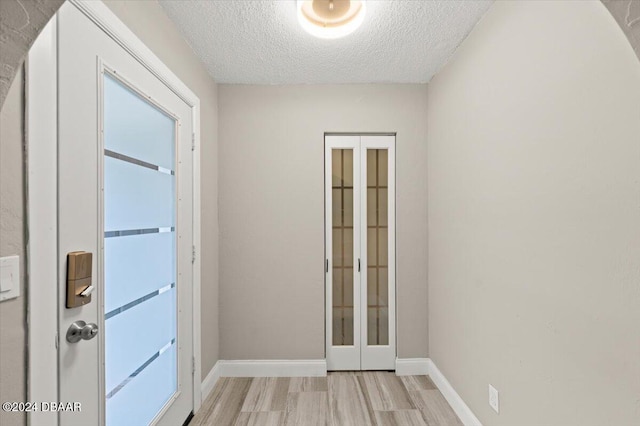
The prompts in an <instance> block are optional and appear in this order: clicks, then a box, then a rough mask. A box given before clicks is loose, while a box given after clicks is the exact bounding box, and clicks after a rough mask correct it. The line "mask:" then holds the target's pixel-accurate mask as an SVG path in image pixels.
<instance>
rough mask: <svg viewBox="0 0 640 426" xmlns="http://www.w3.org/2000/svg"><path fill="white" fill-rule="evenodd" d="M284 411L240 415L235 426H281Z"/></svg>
mask: <svg viewBox="0 0 640 426" xmlns="http://www.w3.org/2000/svg"><path fill="white" fill-rule="evenodd" d="M283 418H284V411H262V412H256V413H240V414H239V415H238V419H237V420H236V422H235V424H234V426H281V425H282V419H283Z"/></svg>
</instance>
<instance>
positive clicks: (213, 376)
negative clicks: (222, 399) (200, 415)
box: [200, 361, 220, 401]
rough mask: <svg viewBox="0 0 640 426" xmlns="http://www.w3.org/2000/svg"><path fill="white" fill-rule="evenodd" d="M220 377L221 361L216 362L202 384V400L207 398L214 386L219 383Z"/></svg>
mask: <svg viewBox="0 0 640 426" xmlns="http://www.w3.org/2000/svg"><path fill="white" fill-rule="evenodd" d="M219 378H220V361H218V362H216V364H215V365H214V366H213V368H212V369H211V371H209V374H207V377H205V378H204V380H203V381H202V385H201V386H200V395H201V396H202V401H204V400H205V399H207V397H208V396H209V395H210V394H211V392H212V391H213V388H214V387H215V386H216V383H218V379H219Z"/></svg>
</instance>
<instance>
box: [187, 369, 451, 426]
mask: <svg viewBox="0 0 640 426" xmlns="http://www.w3.org/2000/svg"><path fill="white" fill-rule="evenodd" d="M189 425H190V426H293V425H296V426H315V425H318V426H320V425H329V426H351V425H353V426H369V425H375V426H392V425H398V426H405V425H407V426H414V425H416V426H417V425H427V426H454V425H455V426H459V425H462V423H461V422H460V420H459V419H458V417H456V415H455V413H454V412H453V410H452V409H451V407H450V406H449V404H448V403H447V401H446V400H445V399H444V397H443V396H442V394H441V393H440V391H439V390H438V389H437V388H436V386H435V385H434V384H433V382H432V381H431V380H430V379H429V377H428V376H402V377H398V376H396V375H395V373H392V372H381V371H375V372H345V373H342V372H340V373H329V375H328V376H327V377H291V378H289V377H257V378H230V377H223V378H221V379H220V380H218V383H216V386H215V388H214V389H213V391H212V392H211V395H209V397H208V398H207V399H206V401H204V402H203V403H202V407H201V409H200V411H198V414H196V416H195V417H194V418H193V419H192V420H191V423H190V424H189Z"/></svg>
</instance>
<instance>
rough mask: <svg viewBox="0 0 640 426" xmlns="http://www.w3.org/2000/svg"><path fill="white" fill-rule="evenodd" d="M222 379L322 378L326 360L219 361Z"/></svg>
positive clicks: (324, 372)
mask: <svg viewBox="0 0 640 426" xmlns="http://www.w3.org/2000/svg"><path fill="white" fill-rule="evenodd" d="M217 364H218V365H220V368H219V370H220V377H322V376H326V375H327V361H326V360H324V359H301V360H269V359H268V360H237V361H218V363H217Z"/></svg>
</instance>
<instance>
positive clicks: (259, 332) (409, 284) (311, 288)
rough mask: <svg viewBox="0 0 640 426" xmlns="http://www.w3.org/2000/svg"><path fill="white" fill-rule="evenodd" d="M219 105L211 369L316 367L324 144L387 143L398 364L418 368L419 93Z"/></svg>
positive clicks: (230, 96) (240, 100) (333, 90)
mask: <svg viewBox="0 0 640 426" xmlns="http://www.w3.org/2000/svg"><path fill="white" fill-rule="evenodd" d="M219 94H220V95H219V108H220V133H219V138H220V157H221V158H223V159H224V161H222V162H221V163H220V358H221V359H319V358H324V347H325V340H324V325H325V321H324V318H325V315H324V308H325V306H324V132H398V134H397V137H396V176H397V180H396V182H397V183H396V203H397V204H396V207H397V209H396V212H397V215H396V220H397V229H396V233H397V238H396V241H397V249H396V251H397V260H398V261H397V271H396V276H397V295H398V297H397V306H398V355H399V356H400V357H402V358H413V357H426V356H427V354H428V335H427V327H426V324H427V317H428V315H427V264H426V262H425V259H426V257H427V198H426V197H427V191H426V186H425V184H424V182H425V181H426V179H427V153H426V148H427V144H426V139H425V138H426V120H425V117H426V115H427V111H426V106H427V86H426V85H417V84H410V85H339V86H336V85H329V86H243V85H220V86H219Z"/></svg>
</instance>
